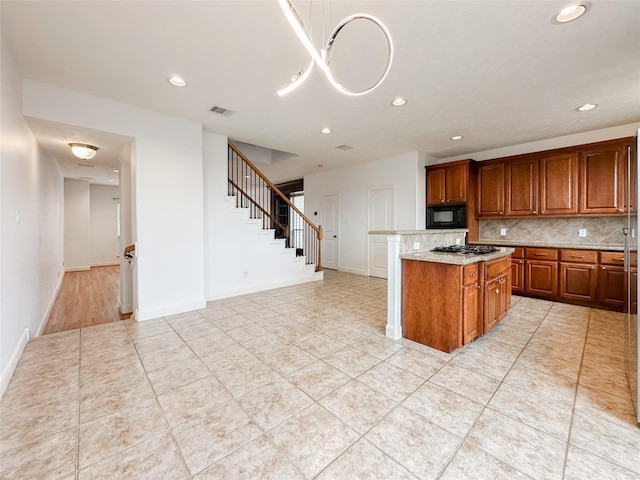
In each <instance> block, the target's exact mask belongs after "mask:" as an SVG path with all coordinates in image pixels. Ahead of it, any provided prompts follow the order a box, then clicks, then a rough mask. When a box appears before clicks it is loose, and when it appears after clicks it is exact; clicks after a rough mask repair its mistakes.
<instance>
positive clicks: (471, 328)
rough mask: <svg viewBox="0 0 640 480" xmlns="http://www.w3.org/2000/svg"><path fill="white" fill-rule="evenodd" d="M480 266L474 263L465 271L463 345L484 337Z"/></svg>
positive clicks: (465, 268) (466, 267)
mask: <svg viewBox="0 0 640 480" xmlns="http://www.w3.org/2000/svg"><path fill="white" fill-rule="evenodd" d="M480 280H481V278H480V265H479V264H478V263H474V264H473V265H467V266H465V267H464V269H463V282H464V287H463V290H462V304H463V307H462V336H463V338H462V343H463V344H464V345H466V344H467V343H469V342H471V341H473V340H474V339H475V338H477V337H479V336H481V335H482V310H481V308H480V306H481V305H482V300H481V298H480V291H481V289H482V285H481V283H480Z"/></svg>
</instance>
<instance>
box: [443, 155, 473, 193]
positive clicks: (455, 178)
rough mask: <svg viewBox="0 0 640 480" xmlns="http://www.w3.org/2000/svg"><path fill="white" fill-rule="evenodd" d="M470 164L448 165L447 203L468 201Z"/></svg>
mask: <svg viewBox="0 0 640 480" xmlns="http://www.w3.org/2000/svg"><path fill="white" fill-rule="evenodd" d="M468 170H469V166H468V164H464V165H452V166H450V167H447V171H446V175H445V197H446V201H447V203H466V201H467V176H468V175H467V172H468Z"/></svg>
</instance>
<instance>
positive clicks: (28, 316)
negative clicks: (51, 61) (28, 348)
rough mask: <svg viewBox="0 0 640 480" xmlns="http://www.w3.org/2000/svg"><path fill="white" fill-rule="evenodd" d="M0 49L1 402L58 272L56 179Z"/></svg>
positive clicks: (49, 301)
mask: <svg viewBox="0 0 640 480" xmlns="http://www.w3.org/2000/svg"><path fill="white" fill-rule="evenodd" d="M0 43H1V48H2V50H1V54H0V58H1V67H0V75H1V77H0V85H1V98H2V109H1V118H0V122H1V124H2V135H0V142H1V144H0V159H1V160H0V162H1V164H0V209H1V213H2V215H1V217H0V219H1V220H0V221H1V228H0V372H1V373H2V377H1V378H0V395H1V394H2V393H4V390H5V388H6V386H7V384H8V382H9V380H10V378H11V375H12V373H13V370H14V369H15V367H16V365H17V363H18V360H19V359H20V355H21V353H22V350H23V349H24V346H25V345H26V342H27V340H28V339H29V337H30V336H33V335H37V334H38V333H39V332H40V331H41V330H42V328H44V325H45V323H46V320H47V319H48V316H49V313H50V310H51V308H52V306H53V302H54V301H55V296H56V293H57V291H58V289H59V287H60V283H61V281H62V278H63V275H64V272H63V265H62V262H63V216H62V215H63V214H62V212H63V179H62V174H61V173H60V170H59V168H58V166H57V164H56V162H55V159H53V158H51V157H48V156H45V155H44V154H43V153H42V152H41V151H40V149H39V148H38V145H37V143H36V141H35V139H34V137H33V135H32V134H31V131H30V130H29V128H28V126H27V124H26V122H25V121H24V118H23V116H22V112H21V109H22V108H21V97H22V91H21V87H22V85H21V79H20V77H19V75H18V71H17V68H16V65H15V63H14V61H13V59H12V56H11V52H9V51H8V50H7V47H6V44H5V42H0ZM18 217H19V218H18Z"/></svg>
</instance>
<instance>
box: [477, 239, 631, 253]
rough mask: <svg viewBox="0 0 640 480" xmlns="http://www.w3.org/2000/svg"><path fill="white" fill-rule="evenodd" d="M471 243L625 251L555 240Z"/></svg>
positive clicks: (622, 247)
mask: <svg viewBox="0 0 640 480" xmlns="http://www.w3.org/2000/svg"><path fill="white" fill-rule="evenodd" d="M469 244H470V245H493V246H502V245H504V246H509V247H546V248H571V249H574V250H603V251H611V252H622V251H624V246H623V245H595V244H589V243H560V242H557V243H554V242H518V241H516V240H476V241H471V242H469Z"/></svg>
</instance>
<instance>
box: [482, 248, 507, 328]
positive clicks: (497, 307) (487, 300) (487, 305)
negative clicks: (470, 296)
mask: <svg viewBox="0 0 640 480" xmlns="http://www.w3.org/2000/svg"><path fill="white" fill-rule="evenodd" d="M510 306H511V257H505V258H501V259H498V260H493V261H491V262H487V263H486V265H485V284H484V309H483V310H484V311H483V333H484V334H486V333H487V332H489V330H491V329H492V328H493V327H495V326H496V325H497V324H498V322H499V321H500V320H502V319H503V318H504V317H505V316H506V315H507V311H508V310H509V307H510Z"/></svg>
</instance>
